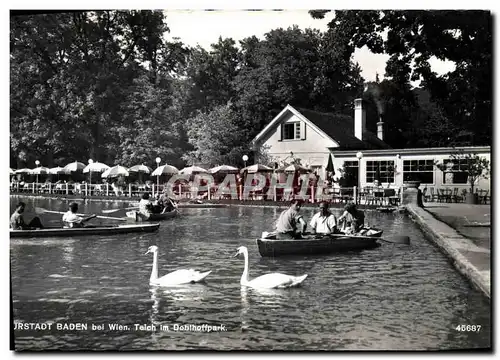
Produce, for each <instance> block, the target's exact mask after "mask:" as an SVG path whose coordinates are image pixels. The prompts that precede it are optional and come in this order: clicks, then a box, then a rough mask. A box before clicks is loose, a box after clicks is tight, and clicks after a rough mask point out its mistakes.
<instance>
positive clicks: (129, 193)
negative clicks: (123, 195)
mask: <svg viewBox="0 0 500 360" xmlns="http://www.w3.org/2000/svg"><path fill="white" fill-rule="evenodd" d="M128 196H129V197H132V184H128Z"/></svg>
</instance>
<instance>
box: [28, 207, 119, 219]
mask: <svg viewBox="0 0 500 360" xmlns="http://www.w3.org/2000/svg"><path fill="white" fill-rule="evenodd" d="M35 212H36V213H37V214H43V213H52V214H61V215H63V214H65V212H63V211H54V210H47V209H44V208H40V207H36V208H35ZM76 215H78V216H85V214H76ZM96 218H99V219H109V220H121V221H127V219H126V218H117V217H112V216H96Z"/></svg>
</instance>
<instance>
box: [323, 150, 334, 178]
mask: <svg viewBox="0 0 500 360" xmlns="http://www.w3.org/2000/svg"><path fill="white" fill-rule="evenodd" d="M325 170H326V171H328V172H330V173H332V176H335V168H334V167H333V160H332V155H328V164H327V165H326V169H325Z"/></svg>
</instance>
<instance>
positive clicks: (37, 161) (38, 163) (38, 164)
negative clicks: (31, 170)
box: [35, 160, 40, 185]
mask: <svg viewBox="0 0 500 360" xmlns="http://www.w3.org/2000/svg"><path fill="white" fill-rule="evenodd" d="M35 165H36V167H39V166H40V161H39V160H35ZM36 183H37V185H38V173H37V174H36Z"/></svg>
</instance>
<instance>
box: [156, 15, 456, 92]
mask: <svg viewBox="0 0 500 360" xmlns="http://www.w3.org/2000/svg"><path fill="white" fill-rule="evenodd" d="M165 13H166V15H167V24H168V26H169V28H170V33H169V34H168V35H167V38H169V39H172V38H174V37H177V38H179V39H180V40H181V41H182V42H183V43H184V44H187V45H190V46H196V45H200V46H202V47H203V48H205V49H209V48H210V44H213V43H216V42H217V40H218V38H219V36H221V37H223V38H226V37H230V38H232V39H233V40H236V41H238V40H242V39H244V38H246V37H249V36H252V35H255V36H257V37H258V38H263V35H264V34H265V33H266V32H268V31H270V30H272V29H276V28H279V27H282V28H285V29H286V28H288V27H290V26H293V25H298V26H299V28H301V29H306V28H314V29H318V30H320V31H326V30H327V28H328V26H327V24H328V22H329V21H330V20H331V19H332V18H333V13H332V12H331V13H328V14H327V15H326V17H325V18H324V19H321V20H319V19H313V18H312V17H311V16H310V15H309V14H308V12H307V10H283V11H271V10H267V11H245V10H236V9H234V10H219V11H203V10H166V11H165ZM388 58H389V56H388V55H385V54H373V53H372V52H371V51H370V50H368V48H367V47H366V46H365V47H363V48H361V49H356V51H355V53H354V55H353V61H355V62H358V63H359V65H360V67H361V70H362V72H361V75H362V76H363V78H364V79H365V80H366V81H374V80H375V76H376V74H377V73H378V74H379V76H380V79H383V75H384V73H385V64H386V61H387V59H388ZM431 67H432V69H433V70H434V71H435V72H437V73H438V74H443V73H446V72H448V71H452V70H453V69H454V65H453V63H452V62H443V61H440V60H438V59H436V58H434V59H431ZM417 84H418V83H417V82H415V83H413V85H417Z"/></svg>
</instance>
